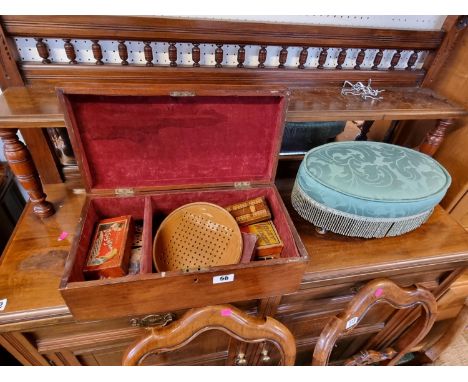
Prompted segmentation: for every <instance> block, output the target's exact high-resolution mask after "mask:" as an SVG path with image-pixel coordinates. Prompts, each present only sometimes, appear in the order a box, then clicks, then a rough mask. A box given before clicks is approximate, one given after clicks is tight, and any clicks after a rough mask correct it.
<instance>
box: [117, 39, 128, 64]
mask: <svg viewBox="0 0 468 382" xmlns="http://www.w3.org/2000/svg"><path fill="white" fill-rule="evenodd" d="M118 51H119V57H120V59H121V60H122V62H121V63H120V64H121V65H124V66H126V65H128V61H127V60H128V52H127V45H125V40H119V45H118Z"/></svg>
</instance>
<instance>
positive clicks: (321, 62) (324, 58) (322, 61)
mask: <svg viewBox="0 0 468 382" xmlns="http://www.w3.org/2000/svg"><path fill="white" fill-rule="evenodd" d="M327 57H328V48H322V51H321V52H320V56H319V61H318V62H319V64H318V66H317V69H323V65H324V64H325V62H326V61H327Z"/></svg>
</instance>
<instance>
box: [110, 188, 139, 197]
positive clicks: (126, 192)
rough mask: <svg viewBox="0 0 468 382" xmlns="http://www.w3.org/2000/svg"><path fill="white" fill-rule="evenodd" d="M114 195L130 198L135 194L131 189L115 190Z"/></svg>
mask: <svg viewBox="0 0 468 382" xmlns="http://www.w3.org/2000/svg"><path fill="white" fill-rule="evenodd" d="M114 193H115V195H116V196H132V195H134V194H135V192H134V191H133V188H116V189H115V191H114Z"/></svg>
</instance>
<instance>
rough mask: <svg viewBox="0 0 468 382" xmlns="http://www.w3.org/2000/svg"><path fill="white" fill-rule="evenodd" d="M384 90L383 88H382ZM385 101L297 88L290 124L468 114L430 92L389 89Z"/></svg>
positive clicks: (336, 92)
mask: <svg viewBox="0 0 468 382" xmlns="http://www.w3.org/2000/svg"><path fill="white" fill-rule="evenodd" d="M379 89H380V88H379ZM381 95H382V97H383V99H382V100H370V99H368V100H363V99H362V98H361V97H358V96H351V95H347V96H344V95H341V89H339V88H315V89H295V90H293V92H292V95H291V99H290V102H289V107H288V113H287V117H286V119H287V121H290V122H303V121H337V120H346V121H349V120H403V119H450V118H460V117H462V116H464V115H467V114H468V111H466V110H465V109H464V108H463V107H461V106H459V105H456V104H454V103H453V102H450V101H448V100H446V99H443V98H441V97H440V96H438V95H437V94H436V93H434V92H433V91H432V90H430V89H423V88H407V87H402V88H388V89H385V91H384V92H383V93H381Z"/></svg>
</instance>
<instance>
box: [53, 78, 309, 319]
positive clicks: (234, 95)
mask: <svg viewBox="0 0 468 382" xmlns="http://www.w3.org/2000/svg"><path fill="white" fill-rule="evenodd" d="M162 89H164V88H158V89H151V90H150V89H148V88H145V89H142V88H141V87H139V88H130V87H127V88H119V89H102V88H101V89H92V88H86V89H85V88H66V87H65V88H61V89H59V90H58V96H59V98H60V100H61V104H62V107H63V110H64V113H65V117H66V124H67V129H68V132H69V135H70V138H71V142H72V145H73V149H74V151H75V154H76V157H77V160H78V163H79V167H80V170H81V173H82V177H83V181H84V184H85V188H86V191H87V198H86V203H85V205H84V207H83V211H82V215H81V221H80V225H79V231H78V232H77V234H76V237H75V239H74V243H73V245H72V249H71V252H70V254H69V256H68V258H67V260H66V266H65V272H64V275H63V278H62V281H61V285H60V291H61V293H62V296H63V298H64V299H65V301H66V303H67V305H68V307H69V308H70V310H71V312H72V314H73V315H74V317H75V318H76V319H78V320H89V319H104V318H112V317H121V316H134V315H138V314H147V313H157V312H168V311H172V310H177V309H185V308H190V307H199V306H205V305H210V304H219V303H227V302H235V301H242V300H249V299H256V298H265V297H269V296H277V295H281V294H285V293H291V292H294V291H295V290H297V289H298V287H299V284H300V282H301V279H302V275H303V273H304V270H305V265H306V261H307V253H306V250H305V248H304V247H303V245H302V243H301V242H300V239H299V236H298V234H297V232H296V230H295V228H294V226H293V224H292V222H291V220H290V217H289V215H288V212H287V210H286V208H285V206H284V204H283V202H282V200H281V198H280V196H279V194H278V191H277V189H276V187H275V185H274V178H275V172H276V166H277V158H278V152H279V148H280V141H281V137H282V133H283V127H284V119H285V110H286V104H287V100H288V94H287V93H285V92H281V91H274V90H272V91H255V90H245V89H244V90H242V91H237V90H236V91H225V90H219V89H218V90H216V91H214V90H203V89H201V90H196V91H194V90H193V89H192V90H191V91H186V90H184V89H175V90H172V91H170V92H169V91H166V90H162ZM258 196H263V197H265V198H266V200H267V201H268V204H269V206H270V209H271V212H272V215H273V219H274V223H275V225H276V228H277V230H278V232H279V234H280V236H281V239H282V240H283V242H284V249H283V252H282V255H281V258H279V259H272V260H266V261H252V262H250V263H248V264H236V265H230V266H221V267H212V268H209V269H205V270H201V271H193V272H182V271H177V272H165V273H164V272H163V273H157V272H155V271H154V268H153V267H152V241H153V238H154V235H155V232H156V229H157V226H158V224H159V223H160V222H161V221H162V219H163V218H164V217H165V216H167V215H168V214H169V213H170V212H171V211H172V210H174V209H175V208H177V207H179V206H181V205H184V204H186V203H190V202H195V201H205V202H211V203H215V204H218V205H221V206H227V205H230V204H233V203H236V202H241V201H244V200H247V199H250V198H254V197H258ZM121 215H131V216H132V217H133V219H134V220H135V221H137V220H143V254H142V260H141V264H140V268H141V269H140V273H139V274H137V275H128V276H125V277H119V278H112V279H103V280H93V281H86V280H85V279H84V278H83V272H82V268H83V264H84V262H85V259H86V256H87V254H88V251H89V246H90V240H91V237H92V233H93V230H94V227H95V225H96V222H97V221H98V220H100V219H104V218H109V217H113V216H121ZM224 275H233V276H231V277H230V278H228V279H232V278H233V281H231V282H225V283H215V280H219V276H224ZM215 278H216V279H215Z"/></svg>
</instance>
